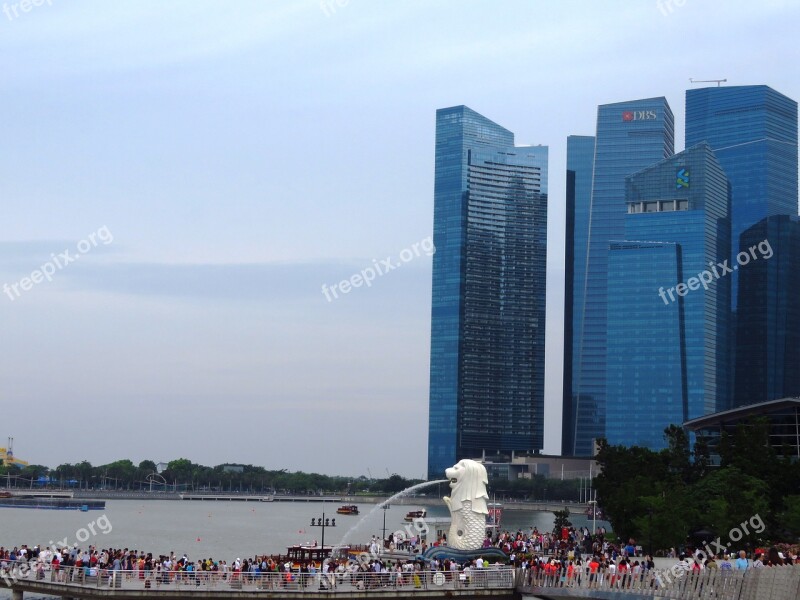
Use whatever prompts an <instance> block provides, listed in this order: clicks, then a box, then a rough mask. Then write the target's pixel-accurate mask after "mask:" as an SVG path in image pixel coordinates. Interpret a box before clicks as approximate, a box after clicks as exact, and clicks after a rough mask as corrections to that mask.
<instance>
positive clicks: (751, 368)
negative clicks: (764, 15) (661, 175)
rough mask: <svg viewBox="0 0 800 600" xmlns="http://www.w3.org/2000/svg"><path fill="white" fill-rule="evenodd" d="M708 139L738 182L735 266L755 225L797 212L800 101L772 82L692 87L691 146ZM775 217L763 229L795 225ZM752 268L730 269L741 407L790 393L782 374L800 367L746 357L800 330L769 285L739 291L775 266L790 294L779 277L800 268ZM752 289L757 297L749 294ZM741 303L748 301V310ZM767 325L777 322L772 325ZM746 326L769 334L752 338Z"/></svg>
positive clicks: (775, 286)
mask: <svg viewBox="0 0 800 600" xmlns="http://www.w3.org/2000/svg"><path fill="white" fill-rule="evenodd" d="M702 141H705V142H707V143H708V144H709V145H710V146H711V148H712V150H713V151H714V153H715V154H716V156H717V158H718V160H719V162H720V164H721V165H722V168H723V169H724V170H725V174H726V175H727V176H728V179H729V181H730V183H731V192H732V196H731V248H730V250H729V251H728V252H727V253H726V254H725V257H730V259H729V260H730V262H731V264H735V262H736V260H735V257H736V256H737V254H738V253H739V252H740V251H741V250H742V249H743V248H744V249H746V248H747V247H749V242H746V243H747V244H748V245H746V246H741V245H740V244H741V243H742V242H743V241H745V238H746V237H747V236H745V235H744V234H745V232H747V231H748V230H750V228H752V227H754V226H756V225H757V224H758V223H761V222H763V220H764V219H766V218H768V217H771V216H775V215H790V216H792V217H794V216H797V214H798V205H797V182H798V179H797V174H798V171H797V102H795V101H794V100H792V99H790V98H788V97H786V96H784V95H783V94H781V93H779V92H776V91H775V90H773V89H772V88H770V87H768V86H766V85H748V86H732V87H711V88H701V89H692V90H687V92H686V144H687V145H690V144H696V143H699V142H702ZM776 223H777V222H772V224H768V225H765V226H764V227H763V228H762V229H763V231H764V233H765V234H766V233H768V232H770V231H771V232H776V233H777V232H778V230H777V229H775V227H783V229H784V232H786V231H788V230H789V229H790V228H791V225H789V224H785V225H783V226H778V225H776ZM756 235H757V234H756ZM762 239H764V238H762ZM748 240H749V237H748ZM723 258H724V257H720V260H722V259H723ZM770 260H774V259H770ZM776 262H780V263H781V265H785V264H787V261H776ZM753 266H756V265H755V263H754V264H753V265H749V266H748V268H747V269H738V270H736V271H735V272H734V273H733V274H732V275H731V304H732V310H733V317H732V321H731V326H732V328H733V329H734V331H735V332H738V333H732V338H733V339H736V340H737V342H736V344H735V345H732V347H731V358H730V360H731V364H732V365H734V366H735V370H734V374H733V377H732V379H733V381H734V386H733V389H734V390H735V392H734V393H733V396H734V397H733V398H732V402H733V403H735V404H737V405H741V404H742V403H745V402H746V403H755V402H763V401H766V400H773V399H777V398H781V397H783V395H782V394H780V392H779V391H778V390H780V389H783V388H784V386H783V385H782V384H778V383H777V380H776V379H775V377H778V375H777V373H778V372H784V370H785V371H786V372H787V373H789V372H794V371H796V370H797V369H798V366H800V365H798V364H797V363H796V362H794V363H791V362H787V363H786V364H784V365H781V366H777V365H773V366H771V367H767V366H766V365H765V364H764V363H761V364H760V365H757V364H751V363H750V361H749V359H748V357H747V355H745V356H740V353H741V352H745V353H747V352H750V351H752V350H753V347H752V346H751V344H756V345H759V347H760V348H761V349H760V350H759V352H762V354H761V356H762V358H763V359H766V355H765V354H763V352H767V350H766V348H773V349H775V348H777V347H778V346H780V345H782V344H783V343H784V342H785V333H788V334H789V335H790V337H793V336H797V335H800V334H799V333H798V332H781V331H780V330H779V329H776V328H775V327H774V324H776V323H777V322H778V320H779V319H781V318H782V317H781V316H780V315H779V314H778V312H779V311H778V312H776V310H778V309H777V308H776V307H775V306H769V305H768V304H767V303H766V302H767V300H766V298H764V297H763V294H764V293H765V292H766V291H767V290H765V289H763V288H760V287H757V286H755V287H754V286H750V285H748V286H747V287H746V288H742V289H740V282H743V281H744V278H745V277H748V279H749V280H756V279H757V278H758V277H761V276H762V275H763V276H766V273H767V272H769V274H770V275H769V276H770V277H771V282H770V285H771V286H772V287H771V291H770V292H769V293H770V294H773V297H772V299H773V300H775V299H777V297H778V296H780V295H781V294H782V293H783V292H780V291H778V290H785V289H788V288H789V287H790V286H791V285H792V284H791V282H788V281H787V282H778V281H777V280H776V279H775V278H776V277H790V278H797V277H798V276H800V274H798V273H797V272H793V271H792V270H791V269H788V268H783V267H781V268H777V267H767V266H766V265H758V266H757V267H756V269H755V270H756V271H761V270H764V269H767V271H764V273H763V274H762V273H751V272H750V271H752V270H753V268H752V267H753ZM745 271H747V273H746V274H745ZM748 294H754V295H755V297H753V298H748V296H747V295H748ZM775 294H777V295H775ZM740 303H741V304H742V305H743V307H742V309H741V310H740V307H739V305H740ZM768 313H771V314H768ZM767 323H771V324H772V325H770V326H767ZM790 323H793V321H792V320H791V319H789V320H788V321H787V322H786V324H787V325H789V324H790ZM745 332H750V334H751V335H753V336H761V337H762V339H761V341H758V339H757V337H751V338H748V337H746V336H745ZM764 336H766V337H764ZM740 343H741V345H740ZM740 348H741V349H740ZM767 354H768V355H770V357H771V359H772V360H779V359H781V357H785V358H786V360H791V357H792V356H793V353H791V352H789V353H786V354H784V353H782V352H778V351H776V350H773V351H769V352H767ZM758 378H761V379H758ZM790 387H791V386H790ZM764 394H766V396H764ZM773 394H779V395H773Z"/></svg>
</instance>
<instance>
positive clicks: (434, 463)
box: [428, 106, 547, 478]
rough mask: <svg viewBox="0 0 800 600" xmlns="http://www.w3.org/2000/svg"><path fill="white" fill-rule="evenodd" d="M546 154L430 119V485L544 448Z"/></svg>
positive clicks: (463, 124) (449, 118)
mask: <svg viewBox="0 0 800 600" xmlns="http://www.w3.org/2000/svg"><path fill="white" fill-rule="evenodd" d="M546 240H547V148H546V147H543V146H532V147H519V148H517V147H514V137H513V134H512V133H511V132H509V131H508V130H506V129H504V128H502V127H500V126H499V125H497V124H495V123H493V122H492V121H490V120H488V119H486V118H485V117H483V116H481V115H479V114H478V113H476V112H474V111H472V110H471V109H469V108H467V107H465V106H459V107H452V108H446V109H441V110H439V111H437V113H436V173H435V184H434V244H435V246H436V253H435V254H434V260H433V305H432V315H431V370H430V373H431V375H430V376H431V380H430V412H429V435H428V476H429V478H440V477H441V476H442V474H443V472H444V469H446V468H447V467H449V466H452V465H453V464H454V463H455V462H457V461H458V460H459V459H461V458H465V457H476V456H480V455H481V454H482V453H484V452H486V453H487V454H489V453H496V452H506V451H512V450H519V451H531V450H539V449H541V447H542V442H543V415H544V326H545V273H546V270H545V269H546V261H547V253H546Z"/></svg>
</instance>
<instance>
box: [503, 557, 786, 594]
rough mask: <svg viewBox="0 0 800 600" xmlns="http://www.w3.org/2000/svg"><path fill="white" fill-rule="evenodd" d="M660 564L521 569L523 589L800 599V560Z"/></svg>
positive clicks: (526, 591)
mask: <svg viewBox="0 0 800 600" xmlns="http://www.w3.org/2000/svg"><path fill="white" fill-rule="evenodd" d="M674 573H675V571H673V570H662V569H656V570H654V571H652V572H649V573H645V574H642V575H638V576H633V575H624V576H620V575H618V574H609V573H607V572H604V571H602V570H601V571H600V572H598V573H596V574H593V575H589V574H585V573H580V574H576V575H575V576H574V577H570V578H564V579H563V580H562V578H561V577H560V576H559V575H548V574H545V573H543V572H540V573H538V574H536V573H534V571H533V570H525V571H524V572H521V573H519V574H518V581H517V586H516V589H517V592H519V593H520V594H522V596H523V597H526V596H527V597H532V598H548V599H553V600H555V599H558V598H592V599H594V600H622V599H639V598H659V599H666V598H680V599H681V600H705V599H709V600H710V599H714V600H797V599H798V598H800V565H794V566H781V567H764V568H761V569H752V568H751V569H748V570H746V571H723V570H722V569H705V570H703V571H686V572H682V573H681V572H678V573H679V574H678V575H677V576H676V575H675V574H674Z"/></svg>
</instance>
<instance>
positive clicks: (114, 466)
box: [0, 458, 421, 494]
mask: <svg viewBox="0 0 800 600" xmlns="http://www.w3.org/2000/svg"><path fill="white" fill-rule="evenodd" d="M235 467H236V468H235V469H231V465H217V466H215V467H208V466H204V465H200V464H195V463H193V462H191V461H190V460H188V459H186V458H179V459H176V460H173V461H170V462H169V463H168V465H167V468H166V469H165V470H163V471H162V472H161V473H160V474H157V473H156V471H157V470H156V463H155V462H153V461H152V460H144V461H142V462H140V463H139V464H138V465H136V464H134V463H133V462H132V461H130V460H128V459H124V460H117V461H114V462H111V463H108V464H105V465H98V466H94V465H92V464H91V463H89V462H88V461H82V462H79V463H74V464H70V463H65V464H62V465H59V466H58V467H56V468H55V469H51V468H49V467H45V466H43V465H28V466H25V467H22V468H19V467H16V466H0V486H1V485H2V483H5V484H6V486H7V487H11V488H36V487H51V488H53V487H56V488H76V489H90V490H121V491H145V490H148V491H149V490H155V491H215V492H250V493H264V494H267V493H286V494H328V493H332V494H367V493H376V494H393V493H396V492H399V491H402V490H404V489H406V488H407V487H410V486H412V485H414V484H416V483H419V482H420V481H421V480H419V479H406V478H405V477H401V476H400V475H397V474H394V475H390V476H389V477H386V478H385V479H368V478H367V477H364V476H361V477H344V476H330V475H321V474H319V473H304V472H302V471H296V472H290V471H288V470H286V469H280V470H268V469H265V468H264V467H259V466H254V465H235ZM4 487H5V486H4Z"/></svg>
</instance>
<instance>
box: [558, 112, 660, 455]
mask: <svg viewBox="0 0 800 600" xmlns="http://www.w3.org/2000/svg"><path fill="white" fill-rule="evenodd" d="M674 128H675V123H674V117H673V115H672V110H671V109H670V107H669V104H668V103H667V101H666V99H665V98H663V97H659V98H648V99H642V100H632V101H627V102H619V103H614V104H605V105H602V106H600V107H598V111H597V130H596V137H595V142H594V156H593V161H592V171H591V173H592V174H591V177H592V183H591V196H590V197H589V209H588V221H586V217H585V216H583V215H582V214H581V213H580V211H581V210H585V208H584V207H585V205H586V196H585V194H586V189H585V187H583V188H581V187H580V185H579V183H578V181H579V179H578V177H579V174H580V173H583V174H584V177H585V174H586V173H587V172H588V168H587V165H588V163H587V159H586V156H585V154H586V151H587V147H588V144H589V142H588V141H587V142H584V143H583V144H581V143H578V142H573V146H572V154H571V157H569V158H568V171H570V170H572V171H573V172H574V173H575V191H574V194H575V200H574V203H573V208H572V216H568V217H567V219H568V222H570V220H572V223H573V224H574V225H573V231H572V234H571V235H572V238H573V251H572V253H571V254H570V253H568V255H570V256H571V258H572V265H571V268H572V270H573V281H572V284H571V287H572V290H571V291H572V294H571V295H572V297H571V298H570V297H569V294H568V297H567V299H566V302H567V304H568V305H569V306H567V307H566V309H565V311H566V312H567V313H570V316H571V328H572V331H571V332H569V327H570V325H567V326H566V329H567V331H568V332H569V333H571V342H570V343H571V346H572V347H571V349H570V355H569V356H566V355H565V359H566V360H569V361H570V364H569V365H568V368H569V370H570V373H571V385H570V386H569V388H570V389H569V390H565V392H564V403H565V407H564V415H565V423H564V429H567V435H564V437H563V441H562V446H563V448H562V453H563V454H565V455H573V456H591V455H592V452H593V449H594V441H595V440H596V439H599V438H601V437H605V435H606V358H607V357H606V354H607V331H606V328H607V317H608V314H607V313H608V302H609V296H608V293H609V290H608V283H607V280H608V257H609V245H610V243H611V241H612V240H622V239H624V229H625V216H626V202H625V178H626V177H627V176H629V175H631V174H633V173H635V172H638V171H640V170H642V169H644V168H646V167H648V166H650V165H652V164H654V163H656V162H658V161H660V160H663V159H664V158H667V157H669V156H671V155H672V154H673V153H674ZM570 167H573V168H570ZM584 222H585V223H586V227H585V233H584V232H581V231H579V229H578V224H579V223H580V224H581V226H582V225H583V223H584ZM569 235H570V234H569V233H568V236H569ZM584 236H585V237H584ZM584 249H585V254H581V255H580V256H579V252H583V251H584ZM584 256H585V258H584ZM569 268H570V267H568V269H569ZM578 273H583V276H582V278H581V277H580V276H579V275H578ZM565 383H566V382H565ZM565 387H566V385H565Z"/></svg>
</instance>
